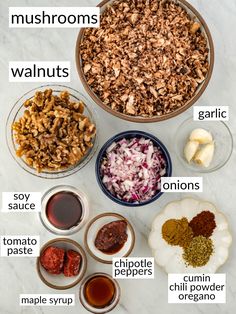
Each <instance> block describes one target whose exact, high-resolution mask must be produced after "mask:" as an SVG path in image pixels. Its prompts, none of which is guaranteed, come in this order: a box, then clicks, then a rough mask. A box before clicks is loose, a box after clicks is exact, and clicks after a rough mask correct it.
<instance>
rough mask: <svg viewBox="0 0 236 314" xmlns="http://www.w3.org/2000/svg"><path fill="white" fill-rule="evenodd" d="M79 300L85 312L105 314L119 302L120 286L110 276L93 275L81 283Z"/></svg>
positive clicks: (103, 274) (104, 274)
mask: <svg viewBox="0 0 236 314" xmlns="http://www.w3.org/2000/svg"><path fill="white" fill-rule="evenodd" d="M79 298H80V302H81V304H82V305H83V306H84V308H85V309H86V310H87V311H89V312H91V313H95V314H98V313H107V312H110V311H111V310H113V309H114V308H115V306H116V305H117V304H118V302H119V300H120V286H119V284H118V282H117V281H116V280H115V279H113V278H112V277H111V276H110V275H108V274H106V273H94V274H92V275H90V276H88V277H86V278H85V279H84V280H83V281H82V283H81V286H80V291H79Z"/></svg>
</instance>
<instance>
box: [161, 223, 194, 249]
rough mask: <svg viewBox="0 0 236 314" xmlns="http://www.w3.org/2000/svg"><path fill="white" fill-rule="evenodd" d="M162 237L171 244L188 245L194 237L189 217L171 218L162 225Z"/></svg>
mask: <svg viewBox="0 0 236 314" xmlns="http://www.w3.org/2000/svg"><path fill="white" fill-rule="evenodd" d="M162 237H163V239H164V240H166V242H167V243H169V244H170V245H179V246H182V247H186V246H188V245H189V243H190V242H191V240H192V238H193V232H192V229H191V228H190V227H189V224H188V220H187V218H182V219H169V220H167V221H166V222H165V223H164V225H163V226H162Z"/></svg>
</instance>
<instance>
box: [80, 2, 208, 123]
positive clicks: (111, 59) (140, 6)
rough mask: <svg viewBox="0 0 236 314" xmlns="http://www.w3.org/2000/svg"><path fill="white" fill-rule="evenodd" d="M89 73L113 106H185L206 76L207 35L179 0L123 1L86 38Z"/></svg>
mask: <svg viewBox="0 0 236 314" xmlns="http://www.w3.org/2000/svg"><path fill="white" fill-rule="evenodd" d="M80 49H81V59H82V66H83V71H84V75H85V78H86V80H87V83H88V85H89V86H90V87H91V89H92V91H93V92H94V93H95V94H96V95H97V96H98V97H99V98H100V99H101V100H102V102H103V103H104V104H105V105H107V106H109V107H110V108H111V109H112V110H115V111H118V112H120V113H123V114H126V115H131V116H142V117H153V116H162V115H165V114H169V113H171V112H174V111H176V110H178V109H179V108H180V107H182V106H184V105H185V104H186V103H187V102H188V101H189V100H190V99H191V98H192V97H193V96H194V95H195V93H196V91H197V89H198V87H199V85H200V84H201V83H202V82H203V81H204V80H205V78H206V76H207V73H208V70H209V63H208V54H209V49H208V47H207V40H206V37H205V35H204V34H203V32H202V31H201V25H200V24H199V23H198V22H195V21H194V20H193V19H192V18H191V17H190V15H189V14H188V13H187V12H186V10H185V9H184V8H182V7H181V6H180V5H179V4H178V3H176V2H175V1H157V0H150V1H146V0H139V1H133V0H126V1H123V0H118V1H114V2H113V3H112V6H107V8H106V9H105V11H104V12H103V14H102V15H101V23H100V27H99V28H89V29H86V30H85V32H84V36H83V41H82V43H81V47H80Z"/></svg>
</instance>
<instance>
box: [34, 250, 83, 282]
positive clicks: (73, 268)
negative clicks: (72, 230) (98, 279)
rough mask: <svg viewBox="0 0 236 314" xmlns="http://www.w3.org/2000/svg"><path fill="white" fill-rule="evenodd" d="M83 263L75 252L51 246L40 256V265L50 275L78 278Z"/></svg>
mask: <svg viewBox="0 0 236 314" xmlns="http://www.w3.org/2000/svg"><path fill="white" fill-rule="evenodd" d="M81 262H82V257H81V255H80V254H79V253H78V252H76V251H74V250H68V251H65V250H64V249H61V248H58V247H54V246H49V247H47V248H46V249H45V250H44V251H43V252H42V253H41V255H40V263H41V265H42V266H43V268H44V269H45V270H46V271H47V272H48V273H50V274H53V275H59V274H61V273H63V274H64V276H65V277H72V276H77V275H78V273H79V270H80V266H81Z"/></svg>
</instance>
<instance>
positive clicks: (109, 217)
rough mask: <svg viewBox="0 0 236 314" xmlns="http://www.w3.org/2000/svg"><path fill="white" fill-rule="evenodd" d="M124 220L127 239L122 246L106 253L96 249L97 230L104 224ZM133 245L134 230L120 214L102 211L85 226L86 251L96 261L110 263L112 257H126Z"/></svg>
mask: <svg viewBox="0 0 236 314" xmlns="http://www.w3.org/2000/svg"><path fill="white" fill-rule="evenodd" d="M116 220H125V221H126V222H127V235H128V238H127V241H126V242H125V244H124V245H123V247H122V248H121V249H120V250H119V251H118V252H116V253H114V254H106V253H103V252H102V251H100V250H98V249H97V248H96V246H95V244H94V242H95V239H96V236H97V233H98V231H99V230H100V229H101V228H102V227H103V226H104V225H106V224H108V223H110V222H112V221H116ZM134 245H135V232H134V228H133V227H132V225H131V224H130V222H129V221H128V220H127V219H126V218H125V217H123V216H122V215H119V214H116V213H103V214H100V215H98V216H96V217H94V218H93V219H92V220H91V221H90V222H89V223H88V225H87V226H86V230H85V234H84V246H85V248H86V251H87V252H88V253H89V254H90V255H91V256H92V257H93V258H94V259H95V260H97V261H98V262H101V263H104V264H111V263H112V259H113V257H127V256H129V255H130V254H131V252H132V250H133V248H134Z"/></svg>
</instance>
